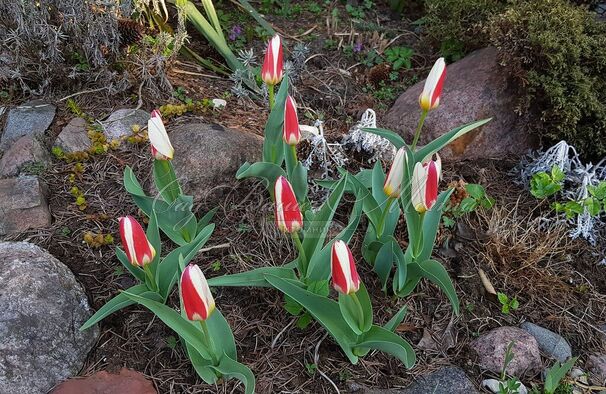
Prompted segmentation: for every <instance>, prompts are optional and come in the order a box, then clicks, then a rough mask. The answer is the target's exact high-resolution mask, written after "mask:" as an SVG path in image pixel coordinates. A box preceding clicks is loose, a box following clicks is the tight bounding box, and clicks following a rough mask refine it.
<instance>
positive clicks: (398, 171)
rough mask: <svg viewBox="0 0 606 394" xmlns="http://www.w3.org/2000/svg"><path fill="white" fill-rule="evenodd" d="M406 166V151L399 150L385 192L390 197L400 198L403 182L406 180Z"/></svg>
mask: <svg viewBox="0 0 606 394" xmlns="http://www.w3.org/2000/svg"><path fill="white" fill-rule="evenodd" d="M405 165H406V150H405V149H404V148H400V149H398V151H397V152H396V156H395V157H394V159H393V163H392V164H391V168H390V169H389V173H388V174H387V178H386V179H385V184H384V185H383V191H384V192H385V194H386V195H387V196H388V197H391V198H398V197H399V196H400V193H401V192H402V180H403V179H404V166H405Z"/></svg>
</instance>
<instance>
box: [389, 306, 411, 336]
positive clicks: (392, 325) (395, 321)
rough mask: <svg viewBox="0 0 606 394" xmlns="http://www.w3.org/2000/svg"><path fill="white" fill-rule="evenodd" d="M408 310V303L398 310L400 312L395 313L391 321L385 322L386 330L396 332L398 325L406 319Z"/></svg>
mask: <svg viewBox="0 0 606 394" xmlns="http://www.w3.org/2000/svg"><path fill="white" fill-rule="evenodd" d="M406 312H408V307H407V306H406V305H404V306H403V307H402V308H401V309H400V310H399V311H398V313H396V314H395V315H393V317H392V318H391V319H389V321H388V322H387V323H386V324H385V326H384V327H383V328H384V329H386V330H389V331H391V332H395V331H396V329H397V328H398V326H399V325H400V323H402V320H404V317H405V316H406Z"/></svg>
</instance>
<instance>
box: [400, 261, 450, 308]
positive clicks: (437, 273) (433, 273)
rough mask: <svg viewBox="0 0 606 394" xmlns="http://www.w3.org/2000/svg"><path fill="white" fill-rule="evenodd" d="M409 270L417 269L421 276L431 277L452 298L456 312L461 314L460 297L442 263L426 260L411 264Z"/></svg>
mask: <svg viewBox="0 0 606 394" xmlns="http://www.w3.org/2000/svg"><path fill="white" fill-rule="evenodd" d="M409 270H411V271H416V272H415V273H416V274H418V275H419V276H422V277H424V278H427V279H429V280H430V281H431V282H433V283H434V284H436V285H437V286H438V287H439V288H440V289H441V290H442V291H443V292H444V293H445V294H446V297H448V299H449V300H450V303H451V304H452V308H453V309H454V312H455V314H457V315H458V314H459V297H458V296H457V292H456V290H455V288H454V286H453V284H452V281H451V280H450V276H448V272H446V269H445V268H444V266H443V265H442V264H440V263H439V262H437V261H436V260H426V261H424V262H422V263H412V264H409Z"/></svg>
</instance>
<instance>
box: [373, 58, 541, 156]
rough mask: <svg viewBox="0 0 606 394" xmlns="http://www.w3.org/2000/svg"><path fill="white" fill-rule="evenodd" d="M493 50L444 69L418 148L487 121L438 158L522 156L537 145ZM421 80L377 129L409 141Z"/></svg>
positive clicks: (441, 153) (416, 120)
mask: <svg viewBox="0 0 606 394" xmlns="http://www.w3.org/2000/svg"><path fill="white" fill-rule="evenodd" d="M497 55H498V51H497V49H496V48H484V49H481V50H478V51H476V52H473V53H471V54H469V55H468V56H466V57H465V58H463V59H461V60H460V61H458V62H456V63H453V64H451V65H449V66H448V67H447V74H446V81H445V83H444V89H443V91H442V96H441V97H440V105H439V107H438V108H436V109H434V110H432V111H431V112H430V113H429V115H428V116H427V119H426V121H425V124H424V126H423V133H422V134H421V139H420V144H421V145H423V144H425V143H427V142H428V141H431V140H434V139H435V138H437V137H439V136H441V135H442V134H444V133H446V132H447V131H449V130H452V129H454V128H455V127H459V126H462V125H464V124H467V123H470V122H473V121H476V120H481V119H485V118H490V117H492V121H490V122H489V123H488V124H486V125H484V126H482V127H480V128H478V129H475V130H473V131H471V132H469V133H467V134H465V135H464V136H462V137H460V138H459V139H457V140H456V141H454V142H452V143H451V144H450V145H448V146H447V147H446V148H444V149H443V150H442V151H440V155H441V156H442V157H443V158H450V159H459V158H462V159H487V158H488V159H490V158H502V157H509V156H511V155H516V156H519V155H523V154H525V153H527V151H528V149H530V148H534V147H536V145H537V144H536V142H537V141H535V139H534V137H532V135H531V134H530V133H528V132H527V130H526V129H525V126H526V124H527V122H526V120H525V119H522V118H520V117H519V116H518V115H517V114H516V113H515V106H516V101H517V99H518V97H519V94H518V92H517V91H516V89H515V87H514V86H513V84H511V82H510V76H509V75H508V74H507V72H505V69H504V68H503V67H502V66H501V65H499V62H498V57H497ZM424 84H425V81H421V82H419V83H417V84H416V85H414V86H412V87H410V88H409V89H408V90H406V91H405V92H404V93H403V94H402V95H401V96H400V97H399V98H398V99H397V101H396V102H395V104H394V106H393V107H392V108H391V109H390V110H389V112H388V113H387V115H386V117H385V120H384V124H383V125H382V127H386V128H388V129H391V130H394V131H397V132H398V133H400V134H401V135H403V136H404V137H405V138H406V139H407V140H408V141H409V142H412V139H413V135H414V132H415V128H416V126H417V122H418V121H419V117H420V115H421V110H420V108H419V95H420V94H421V92H422V91H423V85H424Z"/></svg>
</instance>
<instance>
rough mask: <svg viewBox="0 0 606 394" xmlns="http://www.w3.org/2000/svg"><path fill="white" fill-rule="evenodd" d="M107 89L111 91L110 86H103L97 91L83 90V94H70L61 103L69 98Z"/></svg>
mask: <svg viewBox="0 0 606 394" xmlns="http://www.w3.org/2000/svg"><path fill="white" fill-rule="evenodd" d="M105 89H109V86H103V87H100V88H97V89H88V90H83V91H81V92H76V93H73V94H70V95H69V96H65V97H63V98H62V99H60V100H59V101H64V100H67V99H69V98H72V97H75V96H79V95H81V94H86V93H95V92H100V91H101V90H105Z"/></svg>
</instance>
